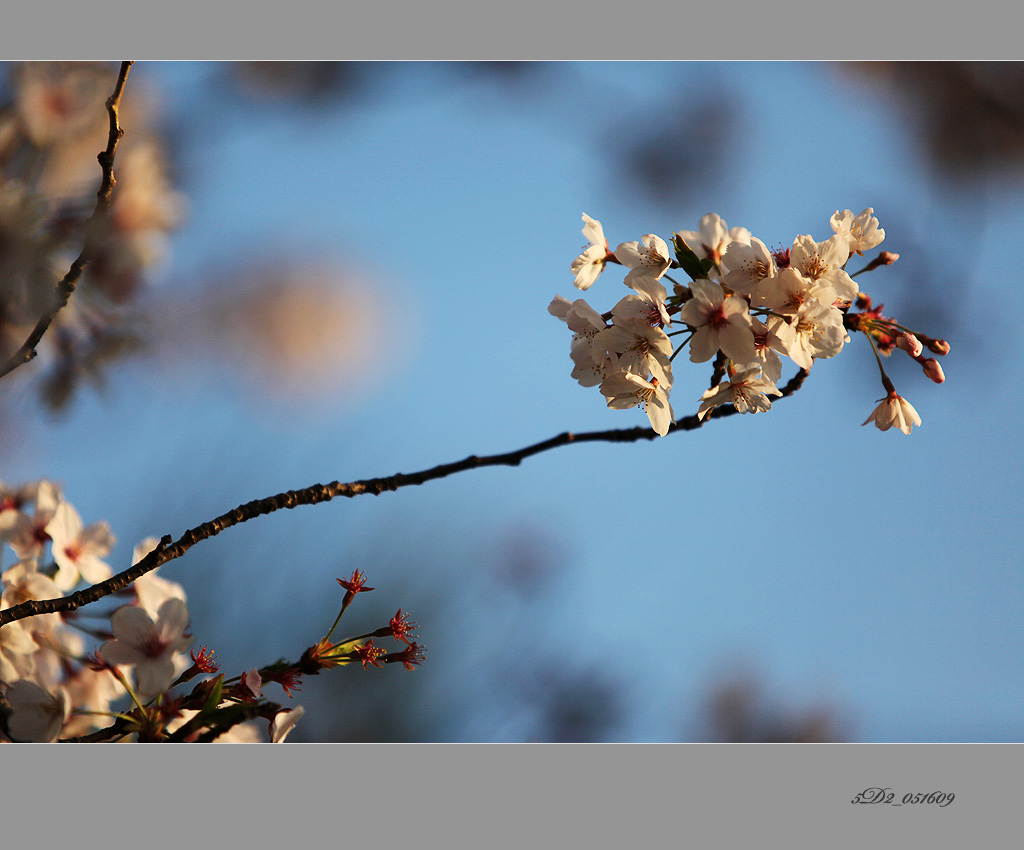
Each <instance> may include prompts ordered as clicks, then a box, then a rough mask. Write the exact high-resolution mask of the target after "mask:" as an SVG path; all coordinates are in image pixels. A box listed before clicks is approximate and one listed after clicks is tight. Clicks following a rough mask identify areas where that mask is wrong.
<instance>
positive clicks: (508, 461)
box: [0, 369, 808, 626]
mask: <svg viewBox="0 0 1024 850" xmlns="http://www.w3.org/2000/svg"><path fill="white" fill-rule="evenodd" d="M807 374H808V373H807V372H806V371H805V370H803V369H801V370H800V371H799V372H797V374H796V375H795V376H794V377H793V378H792V379H791V380H790V382H789V383H788V384H786V386H785V387H784V388H783V390H782V396H783V397H785V396H789V395H792V394H793V393H795V392H796V391H797V390H798V389H800V387H801V386H802V385H803V382H804V379H805V378H806V377H807ZM716 412H717V414H718V415H717V416H716V417H715V419H716V421H717V420H718V419H724V418H725V417H727V416H731V415H733V414H735V413H736V409H735V408H734V407H731V406H729V407H722V408H720V409H719V410H718V411H716ZM703 424H704V422H702V421H701V420H700V419H698V418H697V416H696V415H692V416H686V417H683V418H682V419H677V420H676V421H675V422H674V423H673V424H672V427H671V428H670V429H669V432H668V433H670V434H672V433H676V432H679V431H694V430H696V429H697V428H700V427H701V426H702V425H703ZM655 436H656V435H655V433H654V431H653V430H651V429H650V428H647V427H642V426H638V427H636V428H620V429H613V430H610V431H588V432H584V433H582V434H574V433H572V432H571V431H566V432H564V433H562V434H559V435H557V436H555V437H551V438H550V439H548V440H544V441H543V442H540V443H534V444H533V445H532V446H526V447H525V448H522V449H518V450H516V451H513V452H506V453H504V454H497V455H488V456H484V457H481V456H479V455H470V456H469V457H467V458H464V459H463V460H460V461H456V462H454V463H443V464H441V465H440V466H435V467H433V468H431V469H426V470H423V471H422V472H412V473H408V474H405V473H398V474H397V475H391V476H388V477H385V478H368V479H365V480H362V481H352V482H350V483H348V484H342V483H340V482H338V481H334V482H332V483H330V484H314V485H312V486H311V487H305V488H303V489H302V490H288V491H287V492H285V493H278V494H277V495H276V496H269V497H267V498H265V499H256V500H254V501H252V502H246V503H245V504H244V505H239V506H238V507H237V508H235V509H234V510H232V511H228V512H227V513H226V514H222V515H221V516H219V517H217V518H216V519H212V520H210V521H209V522H204V523H203V524H202V525H198V526H196V527H195V528H192V529H189V530H188V531H186V532H185V533H184V534H183V535H182V536H181V537H180V538H178V540H175V541H174V542H172V538H171V535H169V534H166V535H164V537H163V538H162V539H161V540H160V543H159V544H158V545H157V547H156V548H155V549H154V550H153V551H152V552H150V553H149V554H148V555H146V556H145V557H144V558H143V559H142V560H141V561H139V562H138V563H137V564H135V565H134V566H132V567H130V568H129V569H127V570H125V571H124V572H121V573H118V574H117V575H115V576H112V577H111V578H109V579H107V580H106V581H104V582H100V583H99V584H94V585H92V586H91V587H87V588H85V589H84V590H80V591H78V592H77V593H72V594H70V595H68V596H65V597H63V598H61V599H43V600H29V601H28V602H22V603H21V604H20V605H14V606H12V607H11V608H7V609H4V610H2V611H0V626H3V625H5V624H6V623H10V622H13V621H14V620H21V619H24V618H25V617H33V616H35V615H37V614H53V613H57V612H61V611H74V610H75V609H76V608H80V607H82V606H83V605H88V604H89V603H91V602H95V601H96V600H98V599H102V598H103V597H104V596H109V595H110V594H111V593H116V592H117V591H118V590H121V589H123V588H125V587H127V586H128V585H129V584H131V583H132V582H133V581H135V580H136V579H137V578H139V577H140V576H143V575H145V574H146V573H148V572H149V571H150V570H155V569H156V568H157V567H159V566H160V565H161V564H166V563H167V562H168V561H171V560H173V559H175V558H179V557H181V556H182V555H184V554H185V552H187V551H188V550H189V549H191V548H192V547H193V546H195V544H196V543H199V542H200V541H201V540H206V539H207V538H209V537H214V536H216V535H217V534H220V533H221V532H222V531H224V530H225V529H227V528H231V526H233V525H238V524H239V523H243V522H246V521H248V520H250V519H255V518H256V517H258V516H262V515H263V514H269V513H273V512H274V511H278V510H281V509H282V508H289V509H291V508H296V507H298V506H299V505H315V504H318V503H320V502H328V501H330V500H331V499H333V498H335V497H337V496H345V497H347V498H353V497H355V496H360V495H362V494H364V493H372V494H373V495H375V496H379V495H380V494H381V493H385V492H390V491H393V490H397V489H398V488H399V487H408V486H411V485H414V484H424V483H426V482H427V481H433V480H435V479H437V478H445V477H447V476H449V475H454V474H455V473H456V472H463V471H465V470H467V469H478V468H480V467H483V466H518V465H519V464H520V463H521V462H522V461H523V460H525V459H526V458H528V457H531V456H533V455H535V454H540V453H541V452H545V451H547V450H548V449H553V448H557V447H558V446H566V445H568V444H570V443H594V442H611V443H634V442H637V441H639V440H651V439H654V437H655Z"/></svg>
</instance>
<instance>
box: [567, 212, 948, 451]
mask: <svg viewBox="0 0 1024 850" xmlns="http://www.w3.org/2000/svg"><path fill="white" fill-rule="evenodd" d="M583 223H584V228H583V235H584V236H585V237H587V238H588V239H589V240H590V243H591V244H590V245H589V246H588V247H587V248H585V249H584V251H583V253H581V254H580V255H579V256H578V257H577V258H576V259H575V260H574V261H573V262H572V264H571V270H572V272H573V274H574V275H575V280H574V284H575V286H576V287H577V288H578V289H580V290H586V289H589V288H590V287H591V286H592V285H593V284H594V283H595V282H596V281H597V279H598V277H600V275H601V274H602V273H603V272H604V270H605V269H606V267H607V266H608V264H610V263H611V264H618V265H622V266H625V267H626V268H627V269H628V272H627V273H626V275H625V279H624V281H623V282H624V284H625V285H626V286H627V287H628V288H629V289H630V290H631V292H630V293H629V294H627V295H625V296H624V297H623V298H621V299H620V300H619V301H618V302H617V303H616V304H615V305H614V306H613V307H612V308H611V310H610V311H608V312H607V313H600V312H598V311H597V310H595V309H594V308H593V307H591V306H590V305H589V304H588V303H587V301H586V300H584V299H583V298H578V299H576V300H574V301H570V300H569V299H567V298H564V297H562V296H555V298H554V299H553V300H552V301H551V303H550V304H549V305H548V312H550V313H551V314H552V315H554V316H555V317H557V318H559V319H561V320H562V321H564V322H565V323H566V324H567V325H568V327H569V330H570V331H572V333H573V338H572V345H571V348H570V357H571V359H572V361H573V370H572V377H573V378H575V379H576V380H577V381H578V382H579V383H580V384H581V385H582V386H585V387H591V386H596V387H598V388H599V389H600V392H601V394H602V395H603V396H604V397H605V400H606V402H607V404H608V406H609V407H611V408H613V409H625V408H629V407H640V408H642V409H643V410H644V412H645V413H646V414H647V416H648V419H649V420H650V423H651V427H652V428H653V429H654V431H655V432H656V433H657V434H658V435H660V436H664V435H665V434H667V433H668V430H669V428H671V427H672V424H673V422H674V421H675V414H674V412H673V410H672V406H671V404H670V402H669V395H670V393H671V390H672V380H673V379H672V364H673V361H674V360H675V358H676V356H677V355H678V354H679V352H680V351H681V350H682V349H683V348H684V347H687V346H688V347H689V357H690V360H691V362H694V363H705V362H709V361H713V362H714V364H715V380H714V385H713V386H712V387H711V388H710V389H709V390H707V391H706V392H705V393H704V394H703V396H702V397H701V398H700V399H699V407H698V410H697V416H698V418H699V419H703V418H704V417H706V416H708V415H709V414H710V412H711V411H712V410H713V409H714V408H716V407H718V406H719V405H723V404H731V405H732V406H733V407H734V408H735V409H736V411H737V412H739V413H758V412H760V411H767V410H770V409H771V406H772V402H771V398H770V397H778V396H781V395H782V391H781V390H780V389H779V388H778V386H777V384H778V382H779V380H780V378H781V376H782V359H781V358H782V357H788V358H789V359H790V360H791V361H792V362H793V363H795V364H796V365H797V366H798V367H799V368H800V369H802V370H804V371H805V372H806V371H809V370H810V369H811V367H812V366H813V365H814V361H815V360H823V359H827V358H830V357H834V356H835V355H837V354H838V353H839V352H840V351H841V350H842V349H843V347H844V346H845V344H846V343H847V342H849V341H850V335H849V332H850V331H861V332H863V333H865V334H866V335H867V336H868V338H869V339H870V340H871V341H872V345H873V346H876V354H877V351H878V350H882V352H883V353H887V351H890V350H891V349H892V347H893V346H895V345H897V344H898V340H899V339H905V342H904V345H908V344H909V342H908V341H909V340H914V341H915V342H917V343H918V344H917V346H916V348H915V347H913V346H911V348H908V349H907V351H908V353H910V354H911V356H912V357H914V359H915V360H917V361H918V362H919V363H920V364H921V366H922V368H923V369H924V371H925V374H926V375H927V376H928V377H929V378H930V379H931V380H933V381H936V382H937V383H941V382H942V381H943V380H944V376H943V373H942V369H941V367H939V365H938V363H937V362H936V361H935V360H934V359H933V358H924V357H923V355H922V354H921V345H922V344H923V345H924V346H926V347H928V348H929V350H930V351H932V352H934V353H938V354H944V353H945V352H946V351H948V350H949V346H948V344H947V343H945V342H944V341H942V340H932V339H930V338H929V337H926V336H924V335H922V334H917V333H914V332H912V331H909V330H908V329H906V328H903V327H902V326H901V325H899V324H897V323H896V322H894V321H892V320H890V319H885V318H884V317H882V316H881V314H880V313H879V312H878V311H875V312H872V311H871V304H870V299H869V298H868V297H867V296H865V295H864V294H863V293H861V292H860V290H859V289H858V286H857V284H856V283H855V282H854V280H853V277H854V276H856V275H857V274H861V273H863V272H867V271H871V270H873V269H876V268H879V267H881V266H887V265H891V264H892V263H893V262H895V261H896V260H897V259H898V257H899V255H898V254H894V253H892V252H889V251H883V252H881V253H880V254H879V255H878V257H877V258H875V259H874V260H872V261H871V262H869V263H868V265H867V266H865V268H863V269H861V270H860V271H859V272H856V273H855V275H853V276H851V275H850V274H849V273H847V271H846V265H847V262H848V261H849V259H850V257H851V256H853V255H854V254H856V255H862V254H863V253H864V252H865V251H870V250H872V249H874V248H876V247H877V246H878V245H879V244H881V242H882V241H883V239H884V238H885V231H884V230H883V229H882V228H881V227H879V226H878V219H877V218H875V216H874V210H873V209H872V208H870V207H868V208H867V209H865V210H864V211H862V212H861V213H859V214H858V215H854V214H853V213H852V212H851V211H850V210H843V211H842V212H840V211H838V210H837V211H836V212H835V214H834V215H833V216H832V217H831V220H830V224H831V226H832V231H833V233H832V235H831V236H830V237H828V238H827V239H825V240H824V241H820V242H819V241H817V240H815V239H814V238H813V237H812V236H809V235H801V236H797V237H796V238H795V239H794V241H793V243H792V245H791V246H790V247H789V248H786V249H782V248H779V249H775V250H770V249H769V248H768V247H767V246H766V245H765V243H764V242H762V241H761V240H760V239H758V238H757V237H755V236H752V235H751V233H750V231H749V230H747V229H746V228H744V227H733V228H729V227H728V225H727V224H726V223H725V222H724V221H723V220H722V219H721V217H720V216H718V215H717V214H715V213H708V214H707V215H705V216H704V217H703V218H702V219H701V220H700V223H699V225H698V229H697V230H692V231H680V232H677V233H674V234H673V237H672V240H671V245H672V248H671V249H670V248H669V244H668V243H666V242H665V240H663V239H662V238H661V237H659V236H656V235H655V234H652V233H648V234H645V235H644V236H642V237H641V239H640V240H639V241H636V242H623V243H621V244H620V245H619V246H618V247H617V248H616V249H615V250H614V251H612V250H611V248H610V246H609V243H608V241H607V239H606V238H605V236H604V229H603V227H602V225H601V223H600V222H599V221H597V220H595V219H593V218H591V217H590V216H588V215H586V214H585V213H584V215H583ZM674 269H681V270H682V272H683V273H684V274H685V275H687V276H688V277H689V280H688V281H686V282H679V281H677V280H675V279H674V278H673V277H672V276H671V275H670V274H669V271H671V270H674ZM666 282H669V283H671V284H672V293H671V294H669V292H668V290H667V288H666V286H665V283H666ZM854 304H856V305H857V307H858V308H859V309H863V310H865V312H864V313H851V312H850V309H851V307H852V306H853V305H854ZM879 309H880V308H879ZM674 328H676V329H674ZM674 338H678V341H676V339H674ZM878 362H879V368H880V369H881V372H882V383H883V385H884V386H885V387H886V390H887V391H889V393H890V396H888V397H887V399H886V400H883V406H884V407H885V410H886V411H890V409H891V404H892V401H891V397H892V396H895V390H893V389H892V387H891V382H890V381H889V378H888V376H886V374H885V371H884V369H882V367H881V361H880V360H879V361H878ZM895 397H896V398H899V399H900V403H901V407H900V410H901V411H902V413H903V418H902V419H900V418H898V417H897V416H895V415H893V416H889V415H888V413H884V414H883V413H880V411H879V410H878V409H876V411H875V413H874V414H873V415H872V417H869V419H868V421H872V420H874V421H875V423H876V424H877V425H878V427H879V428H880V429H882V430H887V429H888V428H890V427H893V426H894V425H896V426H898V427H899V428H900V430H902V431H903V432H904V433H908V434H909V433H910V430H911V424H918V425H919V424H920V418H919V417H918V416H917V413H916V411H914V409H913V408H912V407H911V406H910V404H909V402H906V401H904V400H903V399H902V398H900V397H899V396H895ZM865 424H867V423H865Z"/></svg>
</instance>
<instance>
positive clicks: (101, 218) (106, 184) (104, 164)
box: [0, 61, 134, 378]
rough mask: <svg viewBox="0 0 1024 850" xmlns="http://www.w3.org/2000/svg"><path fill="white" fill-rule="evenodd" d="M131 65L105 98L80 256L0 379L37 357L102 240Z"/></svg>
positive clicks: (2, 369) (1, 370)
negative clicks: (97, 171) (106, 123)
mask: <svg viewBox="0 0 1024 850" xmlns="http://www.w3.org/2000/svg"><path fill="white" fill-rule="evenodd" d="M133 64H134V63H133V62H131V61H125V62H122V63H121V70H120V72H119V73H118V75H117V83H116V85H115V86H114V93H113V94H112V95H111V96H110V97H108V98H107V114H108V116H109V118H110V132H109V135H108V137H107V147H106V149H104V150H102V151H100V153H99V154H98V155H97V157H96V158H97V159H98V160H99V163H100V168H101V169H102V171H103V179H102V181H101V182H100V188H99V190H98V191H97V192H96V207H95V209H94V210H93V212H92V215H91V216H90V217H89V220H88V221H87V222H86V223H85V242H84V244H83V246H82V253H80V254H79V255H78V257H77V258H76V259H75V261H74V262H73V263H72V264H71V268H69V269H68V273H67V274H66V275H64V277H63V278H61V279H60V281H58V283H57V286H56V288H55V291H54V297H53V305H52V306H51V308H50V309H49V311H47V313H46V314H45V315H44V316H42V317H41V318H40V319H39V321H38V322H36V326H35V327H34V328H33V329H32V333H30V334H29V336H28V339H26V340H25V342H24V343H23V344H22V346H21V348H19V349H18V350H17V351H15V352H14V354H12V355H11V356H10V357H9V358H8V359H7V362H6V363H4V364H3V365H2V366H0V378H2V377H3V376H4V375H7V374H9V373H10V372H13V371H14V370H15V369H17V368H18V367H19V366H23V365H24V364H25V363H28V362H29V361H30V360H32V359H34V358H35V356H36V354H37V352H36V346H37V345H39V341H40V340H41V339H42V338H43V334H45V333H46V331H47V329H48V328H49V327H50V324H51V323H52V322H53V319H54V317H55V316H56V315H57V314H58V313H59V312H60V311H61V310H62V309H63V308H64V307H65V306H66V305H67V303H68V300H69V299H70V298H71V293H72V292H74V291H75V287H76V286H78V282H79V280H81V278H82V274H83V273H84V272H85V269H86V267H87V266H88V265H89V263H91V262H92V259H93V257H94V256H95V254H96V248H97V246H98V244H99V241H100V239H101V238H102V235H101V234H102V227H103V224H104V222H105V221H106V219H107V216H108V214H109V212H110V198H111V194H112V193H113V191H114V185H115V184H116V183H117V180H116V179H115V177H114V152H115V151H116V150H117V143H118V141H120V139H121V136H122V135H124V131H123V130H122V129H121V127H120V125H119V124H118V122H117V119H118V109H119V108H120V105H121V94H122V92H124V83H125V80H126V79H127V78H128V69H129V68H131V66H132V65H133Z"/></svg>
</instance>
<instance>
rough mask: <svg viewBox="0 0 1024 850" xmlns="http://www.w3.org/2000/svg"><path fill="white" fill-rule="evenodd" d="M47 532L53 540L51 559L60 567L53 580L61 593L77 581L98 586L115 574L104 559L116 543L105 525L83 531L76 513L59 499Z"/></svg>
mask: <svg viewBox="0 0 1024 850" xmlns="http://www.w3.org/2000/svg"><path fill="white" fill-rule="evenodd" d="M46 533H47V534H48V535H49V536H50V538H51V540H52V541H53V548H52V553H53V560H54V561H55V562H56V564H57V566H58V568H59V569H58V570H57V574H56V575H55V576H54V578H53V580H54V583H55V584H56V585H57V587H59V588H60V589H61V590H71V588H73V587H74V586H75V585H76V584H78V582H79V580H80V578H84V579H85V580H86V581H87V582H89V583H90V584H98V583H99V582H101V581H106V580H107V579H108V578H110V577H111V576H112V575H113V574H114V571H113V570H112V569H111V568H110V565H109V564H108V563H107V562H106V561H104V560H103V556H104V555H106V554H108V553H109V552H110V549H111V547H112V546H113V545H114V542H115V538H114V535H113V534H111V533H110V526H109V525H108V524H107V523H106V522H96V523H93V524H92V525H90V526H89V527H88V528H83V526H82V518H81V517H80V516H79V515H78V511H76V510H75V509H74V508H73V507H72V506H71V505H70V504H69V503H68V502H65V501H63V500H62V501H61V502H60V504H59V505H57V508H56V509H55V510H54V512H53V517H52V518H51V519H50V521H49V522H48V523H47V524H46Z"/></svg>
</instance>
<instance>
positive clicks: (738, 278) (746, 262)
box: [722, 237, 779, 297]
mask: <svg viewBox="0 0 1024 850" xmlns="http://www.w3.org/2000/svg"><path fill="white" fill-rule="evenodd" d="M722 264H723V265H724V266H726V268H728V269H729V271H728V272H727V273H726V274H725V275H724V276H723V277H722V283H723V284H724V285H725V286H728V287H729V289H731V290H732V291H733V292H735V293H737V294H739V295H746V296H748V297H749V296H751V295H753V293H754V290H756V289H757V287H758V285H759V284H760V283H761V282H762V281H763V280H765V279H766V278H769V277H774V276H775V275H776V274H778V271H779V270H778V266H777V265H776V263H775V257H774V256H773V255H772V252H771V251H769V250H768V246H766V245H765V244H764V242H762V241H761V240H760V239H758V238H757V237H751V238H750V242H749V243H745V242H732V243H731V244H730V245H729V247H728V248H727V249H726V251H725V254H723V255H722Z"/></svg>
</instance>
